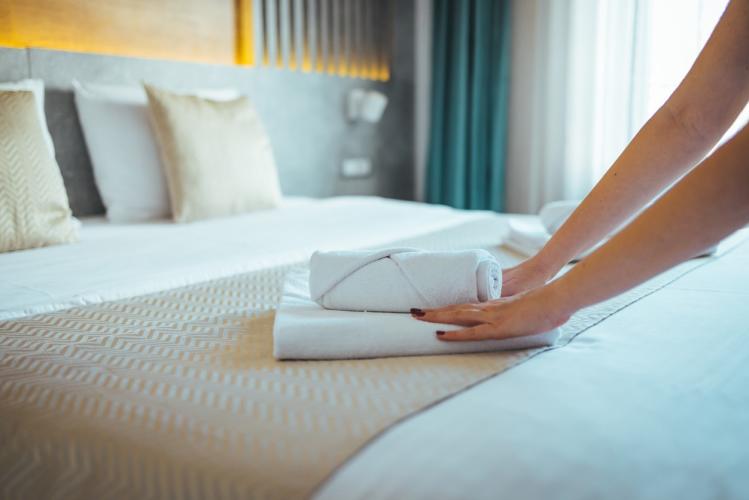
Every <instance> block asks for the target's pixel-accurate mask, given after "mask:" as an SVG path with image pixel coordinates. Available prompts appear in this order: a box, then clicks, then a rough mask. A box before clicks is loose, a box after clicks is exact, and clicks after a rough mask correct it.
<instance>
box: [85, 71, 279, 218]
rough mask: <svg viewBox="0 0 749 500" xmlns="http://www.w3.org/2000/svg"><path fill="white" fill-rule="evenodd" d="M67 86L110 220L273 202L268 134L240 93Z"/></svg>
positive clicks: (204, 213)
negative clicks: (74, 104) (72, 88)
mask: <svg viewBox="0 0 749 500" xmlns="http://www.w3.org/2000/svg"><path fill="white" fill-rule="evenodd" d="M74 89H75V99H76V107H77V108H78V114H79V116H80V119H81V125H82V127H83V133H84V137H85V139H86V143H87V146H88V149H89V153H90V156H91V161H92V164H93V169H94V178H95V179H96V184H97V187H98V188H99V192H100V194H101V197H102V201H103V203H104V206H105V207H106V209H107V218H108V219H109V220H110V221H111V222H120V223H127V222H139V221H145V220H151V219H160V218H164V217H168V216H172V217H173V219H174V220H175V221H177V222H191V221H196V220H201V219H207V218H212V217H219V216H226V215H234V214H239V213H245V212H250V211H254V210H260V209H265V208H273V207H275V206H277V205H278V203H279V202H280V199H281V190H280V187H279V183H278V175H277V173H276V166H275V161H274V159H273V152H272V149H271V145H270V140H269V138H268V136H267V134H266V133H265V130H264V128H263V125H262V122H261V121H260V118H259V116H258V115H257V113H256V112H255V110H254V109H253V107H252V105H251V104H250V102H249V100H247V99H246V98H241V97H240V96H239V93H238V92H236V91H234V90H205V91H195V92H192V93H187V94H178V93H173V92H167V91H165V90H161V89H157V88H155V87H151V86H146V90H147V92H146V91H144V89H143V88H141V87H129V88H128V87H115V86H106V85H92V84H82V83H79V82H74Z"/></svg>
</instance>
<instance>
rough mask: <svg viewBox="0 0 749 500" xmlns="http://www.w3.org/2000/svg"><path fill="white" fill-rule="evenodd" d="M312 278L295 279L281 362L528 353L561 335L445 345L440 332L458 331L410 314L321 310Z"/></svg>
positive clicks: (285, 304) (279, 320)
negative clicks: (313, 295)
mask: <svg viewBox="0 0 749 500" xmlns="http://www.w3.org/2000/svg"><path fill="white" fill-rule="evenodd" d="M308 279H309V274H308V273H307V272H300V271H297V272H294V273H291V274H289V276H288V277H287V278H286V283H285V285H284V291H283V298H282V299H281V304H280V305H279V307H278V309H277V310H276V319H275V324H274V325H273V355H274V356H275V357H276V358H277V359H353V358H377V357H387V356H416V355H431V354H457V353H468V352H483V351H499V350H512V349H527V348H531V347H542V346H549V345H553V344H554V342H556V340H557V338H558V337H559V333H558V331H557V330H552V331H550V332H546V333H542V334H538V335H532V336H528V337H517V338H511V339H505V340H484V341H477V342H444V341H441V340H437V338H436V335H435V332H436V331H437V330H445V331H448V330H455V329H458V328H461V327H459V326H456V325H443V324H437V323H426V322H424V321H419V320H417V319H414V318H412V317H411V315H410V314H406V313H375V312H352V311H336V310H329V309H324V308H322V307H320V305H318V304H317V303H315V302H314V301H313V300H312V299H311V298H310V296H309V291H308V290H309V286H308Z"/></svg>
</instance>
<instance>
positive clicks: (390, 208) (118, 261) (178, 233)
mask: <svg viewBox="0 0 749 500" xmlns="http://www.w3.org/2000/svg"><path fill="white" fill-rule="evenodd" d="M487 216H489V215H488V214H487V213H486V212H465V211H459V210H454V209H450V208H447V207H444V206H435V205H425V204H420V203H413V202H404V201H395V200H386V199H383V198H375V197H338V198H329V199H325V200H315V199H310V198H289V199H287V200H286V201H285V202H284V204H283V205H282V207H281V208H278V209H275V210H268V211H264V212H255V213H251V214H247V215H242V216H236V217H226V218H220V219H213V220H207V221H202V222H194V223H190V224H175V223H173V222H171V221H156V222H150V223H141V224H110V223H108V222H106V221H105V220H104V219H103V218H100V219H93V220H85V219H84V221H83V225H82V228H81V238H80V241H79V242H78V243H75V244H71V245H58V246H52V247H45V248H39V249H34V250H26V251H20V252H12V253H6V254H0V320H3V319H11V318H18V317H22V316H28V315H32V314H39V313H44V312H50V311H55V310H60V309H65V308H69V307H74V306H78V305H85V304H92V303H98V302H102V301H108V300H116V299H120V298H125V297H132V296H136V295H141V294H145V293H152V292H157V291H161V290H166V289H170V288H176V287H179V286H185V285H189V284H192V283H197V282H200V281H205V280H210V279H216V278H221V277H224V276H229V275H232V274H237V273H242V272H249V271H254V270H257V269H262V268H267V267H271V266H278V265H284V264H291V263H295V262H300V261H302V260H304V259H306V258H309V256H310V255H311V254H312V252H313V251H315V250H333V249H348V248H367V247H377V246H381V245H386V244H388V243H390V242H393V241H396V240H399V239H405V238H410V237H413V236H418V235H420V234H426V233H430V232H433V231H438V230H440V229H445V228H447V227H451V226H455V225H458V224H462V223H465V222H468V221H471V220H475V219H479V218H485V217H487ZM491 217H495V218H497V216H496V214H492V215H491Z"/></svg>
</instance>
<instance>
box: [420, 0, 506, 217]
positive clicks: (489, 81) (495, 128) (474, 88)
mask: <svg viewBox="0 0 749 500" xmlns="http://www.w3.org/2000/svg"><path fill="white" fill-rule="evenodd" d="M433 50H434V53H433V66H432V72H433V74H432V118H431V119H432V124H431V132H430V141H429V152H428V158H429V159H428V165H427V182H426V191H427V192H426V197H427V201H429V202H431V203H443V204H446V205H451V206H454V207H457V208H467V209H482V210H496V211H501V210H502V209H503V208H504V178H505V147H506V143H507V106H508V102H507V94H508V88H509V75H508V72H509V62H510V61H509V59H510V1H509V0H434V25H433Z"/></svg>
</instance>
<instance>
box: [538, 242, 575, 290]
mask: <svg viewBox="0 0 749 500" xmlns="http://www.w3.org/2000/svg"><path fill="white" fill-rule="evenodd" d="M547 247H548V245H547V246H545V247H544V248H542V249H541V250H540V251H539V252H538V253H537V254H536V255H534V256H533V257H531V259H530V260H531V263H532V266H533V268H534V269H536V270H537V271H538V272H539V273H540V274H541V275H542V276H543V277H544V282H548V281H550V280H551V279H552V278H553V277H554V276H556V275H557V273H558V272H559V271H560V270H561V269H562V267H564V265H565V264H566V263H567V262H568V260H567V259H560V258H559V256H558V255H555V252H554V251H553V250H551V249H548V250H547ZM560 261H561V263H560Z"/></svg>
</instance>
